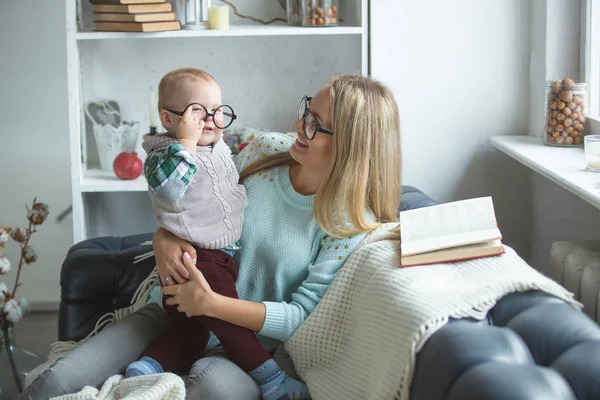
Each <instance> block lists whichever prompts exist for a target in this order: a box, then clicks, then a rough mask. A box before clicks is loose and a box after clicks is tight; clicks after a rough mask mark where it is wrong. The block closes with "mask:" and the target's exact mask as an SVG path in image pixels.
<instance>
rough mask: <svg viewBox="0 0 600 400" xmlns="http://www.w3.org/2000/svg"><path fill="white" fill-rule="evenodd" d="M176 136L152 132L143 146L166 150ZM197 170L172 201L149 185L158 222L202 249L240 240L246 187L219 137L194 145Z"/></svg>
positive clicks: (226, 147) (229, 153)
mask: <svg viewBox="0 0 600 400" xmlns="http://www.w3.org/2000/svg"><path fill="white" fill-rule="evenodd" d="M173 143H176V140H174V139H172V138H170V137H168V136H166V135H155V136H153V137H151V138H150V139H148V140H146V141H145V142H144V143H143V147H144V150H146V152H147V153H148V154H149V153H150V152H151V151H157V150H158V151H160V150H166V148H167V147H168V146H170V145H171V144H173ZM195 161H196V166H197V167H198V169H197V171H196V174H195V175H194V176H193V178H192V180H191V181H190V183H189V185H188V188H187V191H186V192H185V195H184V196H183V197H182V198H181V199H179V200H177V201H171V200H168V199H166V198H164V197H162V196H159V195H157V194H156V193H154V191H153V190H152V189H151V188H149V190H148V193H149V195H150V200H151V201H152V205H153V207H154V212H155V215H156V219H157V222H158V225H159V226H161V227H163V228H164V229H166V230H168V231H170V232H172V233H173V234H175V235H177V236H178V237H180V238H182V239H185V240H187V241H189V242H191V243H192V244H194V245H196V246H197V247H199V248H202V249H220V248H223V247H226V246H229V245H231V244H233V243H235V242H236V241H238V240H239V238H240V235H241V232H242V223H243V220H244V208H245V206H246V189H245V188H244V186H243V185H241V184H239V183H238V181H239V175H238V172H237V169H236V168H235V164H234V162H233V159H232V158H231V150H230V149H229V147H228V146H227V144H226V143H225V142H224V141H223V139H220V140H219V141H218V142H216V143H214V144H213V145H212V146H197V147H196V154H195Z"/></svg>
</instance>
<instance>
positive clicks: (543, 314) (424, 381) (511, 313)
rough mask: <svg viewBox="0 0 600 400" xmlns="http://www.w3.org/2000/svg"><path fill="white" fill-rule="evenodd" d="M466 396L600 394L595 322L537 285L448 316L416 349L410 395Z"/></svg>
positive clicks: (585, 398)
mask: <svg viewBox="0 0 600 400" xmlns="http://www.w3.org/2000/svg"><path fill="white" fill-rule="evenodd" d="M433 382H435V384H432V383H433ZM471 399H473V400H474V399H486V400H510V399H523V400H525V399H526V400H537V399H539V400H546V399H548V400H549V399H552V400H575V399H577V400H598V399H600V328H599V327H598V326H597V325H596V324H595V323H594V321H592V320H591V319H590V318H589V317H587V316H586V315H585V314H583V313H582V312H580V311H578V310H576V309H574V308H573V307H571V306H569V305H567V304H566V303H564V302H563V301H562V300H560V299H558V298H555V297H552V296H549V295H546V294H544V293H541V292H525V293H514V294H511V295H508V296H505V297H504V298H503V299H502V300H500V301H499V302H498V303H497V304H496V306H495V307H494V308H493V309H492V310H491V311H490V313H489V314H488V316H487V318H486V319H484V320H482V321H474V320H467V319H464V320H453V321H451V322H450V323H448V324H447V325H446V326H445V327H443V328H442V329H440V330H439V331H438V332H436V333H435V334H434V335H433V336H432V337H431V338H430V339H429V340H428V341H427V343H426V344H425V346H423V349H422V350H421V351H420V352H419V355H418V357H417V367H416V370H415V374H414V377H413V381H412V388H411V400H471Z"/></svg>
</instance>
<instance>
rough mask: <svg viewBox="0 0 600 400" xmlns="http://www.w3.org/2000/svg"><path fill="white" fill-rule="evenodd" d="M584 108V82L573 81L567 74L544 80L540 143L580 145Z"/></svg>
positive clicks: (585, 93)
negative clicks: (555, 78)
mask: <svg viewBox="0 0 600 400" xmlns="http://www.w3.org/2000/svg"><path fill="white" fill-rule="evenodd" d="M587 112H588V94H587V84H586V83H575V82H574V81H573V80H572V79H569V78H566V79H563V80H562V81H547V82H546V112H545V115H544V143H545V144H547V145H550V146H581V145H583V128H584V126H585V120H586V117H587Z"/></svg>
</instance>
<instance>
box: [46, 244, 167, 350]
mask: <svg viewBox="0 0 600 400" xmlns="http://www.w3.org/2000/svg"><path fill="white" fill-rule="evenodd" d="M151 239H152V234H142V235H134V236H127V237H123V238H116V237H101V238H95V239H89V240H85V241H83V242H80V243H78V244H76V245H74V246H73V247H72V248H71V249H70V250H69V252H68V253H67V256H66V258H65V261H64V262H63V265H62V270H61V274H60V286H61V302H60V312H59V321H58V338H59V340H80V339H83V338H84V337H85V336H87V335H88V333H89V332H91V331H92V330H93V329H94V326H95V324H96V321H97V320H98V318H100V317H101V316H102V315H103V314H105V313H107V312H111V311H114V310H115V309H117V308H122V307H125V306H128V305H129V304H130V303H131V299H132V297H133V294H134V293H135V291H136V289H137V287H138V286H139V284H140V283H141V282H142V281H143V280H144V279H145V278H146V277H147V276H148V275H149V274H150V272H151V271H152V269H153V268H154V265H155V262H154V257H152V258H149V259H146V260H144V261H141V262H139V263H137V264H133V259H134V257H135V256H137V255H139V254H143V253H145V252H147V251H150V250H152V247H151V246H141V243H143V242H145V241H147V240H151Z"/></svg>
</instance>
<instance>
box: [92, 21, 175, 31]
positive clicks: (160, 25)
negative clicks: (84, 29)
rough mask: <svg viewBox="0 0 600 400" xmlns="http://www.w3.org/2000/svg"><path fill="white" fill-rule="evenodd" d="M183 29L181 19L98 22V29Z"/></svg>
mask: <svg viewBox="0 0 600 400" xmlns="http://www.w3.org/2000/svg"><path fill="white" fill-rule="evenodd" d="M179 29H181V25H180V24H179V21H163V22H96V30H97V31H113V32H161V31H176V30H179Z"/></svg>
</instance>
